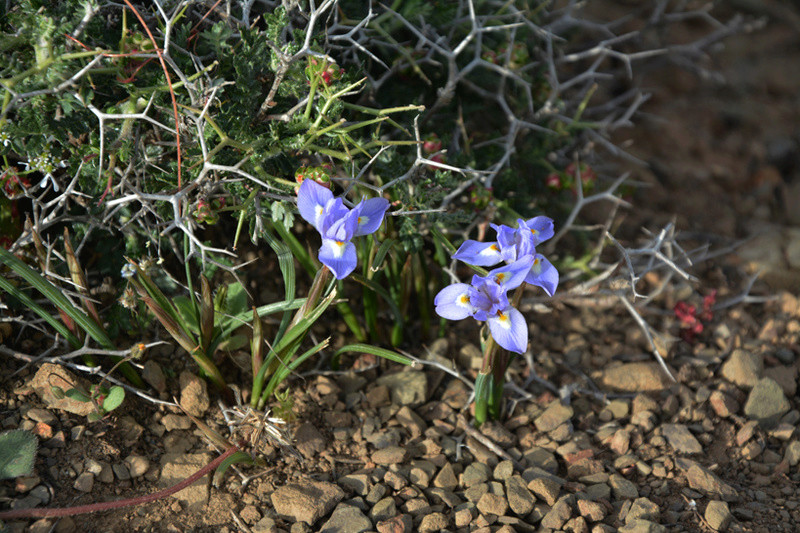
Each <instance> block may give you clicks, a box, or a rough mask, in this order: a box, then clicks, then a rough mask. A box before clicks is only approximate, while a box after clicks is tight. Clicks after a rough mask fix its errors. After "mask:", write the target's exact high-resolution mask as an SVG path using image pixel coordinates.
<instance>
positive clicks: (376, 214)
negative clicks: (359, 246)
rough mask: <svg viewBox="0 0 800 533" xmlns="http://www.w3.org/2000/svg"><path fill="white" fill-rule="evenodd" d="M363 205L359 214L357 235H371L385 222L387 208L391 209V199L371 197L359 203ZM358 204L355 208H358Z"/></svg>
mask: <svg viewBox="0 0 800 533" xmlns="http://www.w3.org/2000/svg"><path fill="white" fill-rule="evenodd" d="M359 205H360V206H361V209H360V213H359V214H358V218H357V222H358V227H357V228H356V231H355V235H356V236H359V235H369V234H370V233H375V232H376V231H377V230H378V228H379V227H381V224H382V223H383V217H384V215H385V214H386V210H387V209H389V200H387V199H386V198H370V199H369V200H364V201H363V202H361V203H360V204H359ZM357 209H358V206H356V208H355V209H354V211H355V210H357Z"/></svg>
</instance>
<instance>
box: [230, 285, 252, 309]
mask: <svg viewBox="0 0 800 533" xmlns="http://www.w3.org/2000/svg"><path fill="white" fill-rule="evenodd" d="M249 309H250V308H249V307H248V306H247V292H246V291H245V290H244V287H243V286H242V284H241V283H239V282H238V281H237V282H236V283H230V284H229V285H228V297H227V298H226V300H225V310H226V312H227V314H229V315H240V314H242V313H247V312H248V311H249Z"/></svg>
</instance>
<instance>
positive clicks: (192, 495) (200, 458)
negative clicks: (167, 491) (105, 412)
mask: <svg viewBox="0 0 800 533" xmlns="http://www.w3.org/2000/svg"><path fill="white" fill-rule="evenodd" d="M162 461H164V463H163V466H162V467H161V478H160V481H159V485H161V486H162V487H163V488H167V487H171V486H173V485H175V484H176V483H180V482H181V481H183V480H184V479H186V478H187V477H189V476H191V475H192V474H194V473H195V472H197V471H198V470H199V469H201V468H203V467H204V466H206V465H207V464H208V463H210V462H211V455H210V454H208V453H196V454H181V455H178V456H169V455H165V456H164V457H163V458H162ZM117 466H121V467H122V468H123V469H125V471H126V472H127V468H125V466H123V465H114V466H113V467H112V468H114V469H115V470H114V472H117V470H116V467H117ZM209 478H210V476H208V475H206V476H203V477H202V478H200V479H198V480H197V481H196V482H194V483H192V484H191V485H189V486H188V487H186V488H185V489H183V490H181V491H179V492H176V493H175V494H173V495H172V497H173V498H174V499H176V500H178V501H179V502H180V503H181V505H182V506H184V507H185V508H186V509H188V510H190V511H192V512H199V511H201V510H202V509H203V508H204V507H205V506H206V504H207V503H208V497H209V489H208V484H209V480H210V479H209Z"/></svg>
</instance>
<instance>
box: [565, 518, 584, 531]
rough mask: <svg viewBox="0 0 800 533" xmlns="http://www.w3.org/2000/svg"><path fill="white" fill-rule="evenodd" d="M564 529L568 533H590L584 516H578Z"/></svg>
mask: <svg viewBox="0 0 800 533" xmlns="http://www.w3.org/2000/svg"><path fill="white" fill-rule="evenodd" d="M562 529H563V530H564V531H566V532H567V533H589V526H588V525H587V524H586V519H585V518H584V517H582V516H577V517H575V518H572V519H570V520H568V521H567V523H566V524H564V525H563V526H562Z"/></svg>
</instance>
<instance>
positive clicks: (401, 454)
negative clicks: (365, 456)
mask: <svg viewBox="0 0 800 533" xmlns="http://www.w3.org/2000/svg"><path fill="white" fill-rule="evenodd" d="M405 458H406V449H405V448H403V447H401V446H389V447H387V448H383V449H382V450H377V451H375V452H373V454H372V456H371V459H372V462H373V463H375V464H376V465H394V464H398V463H402V462H403V461H404V460H405Z"/></svg>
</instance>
